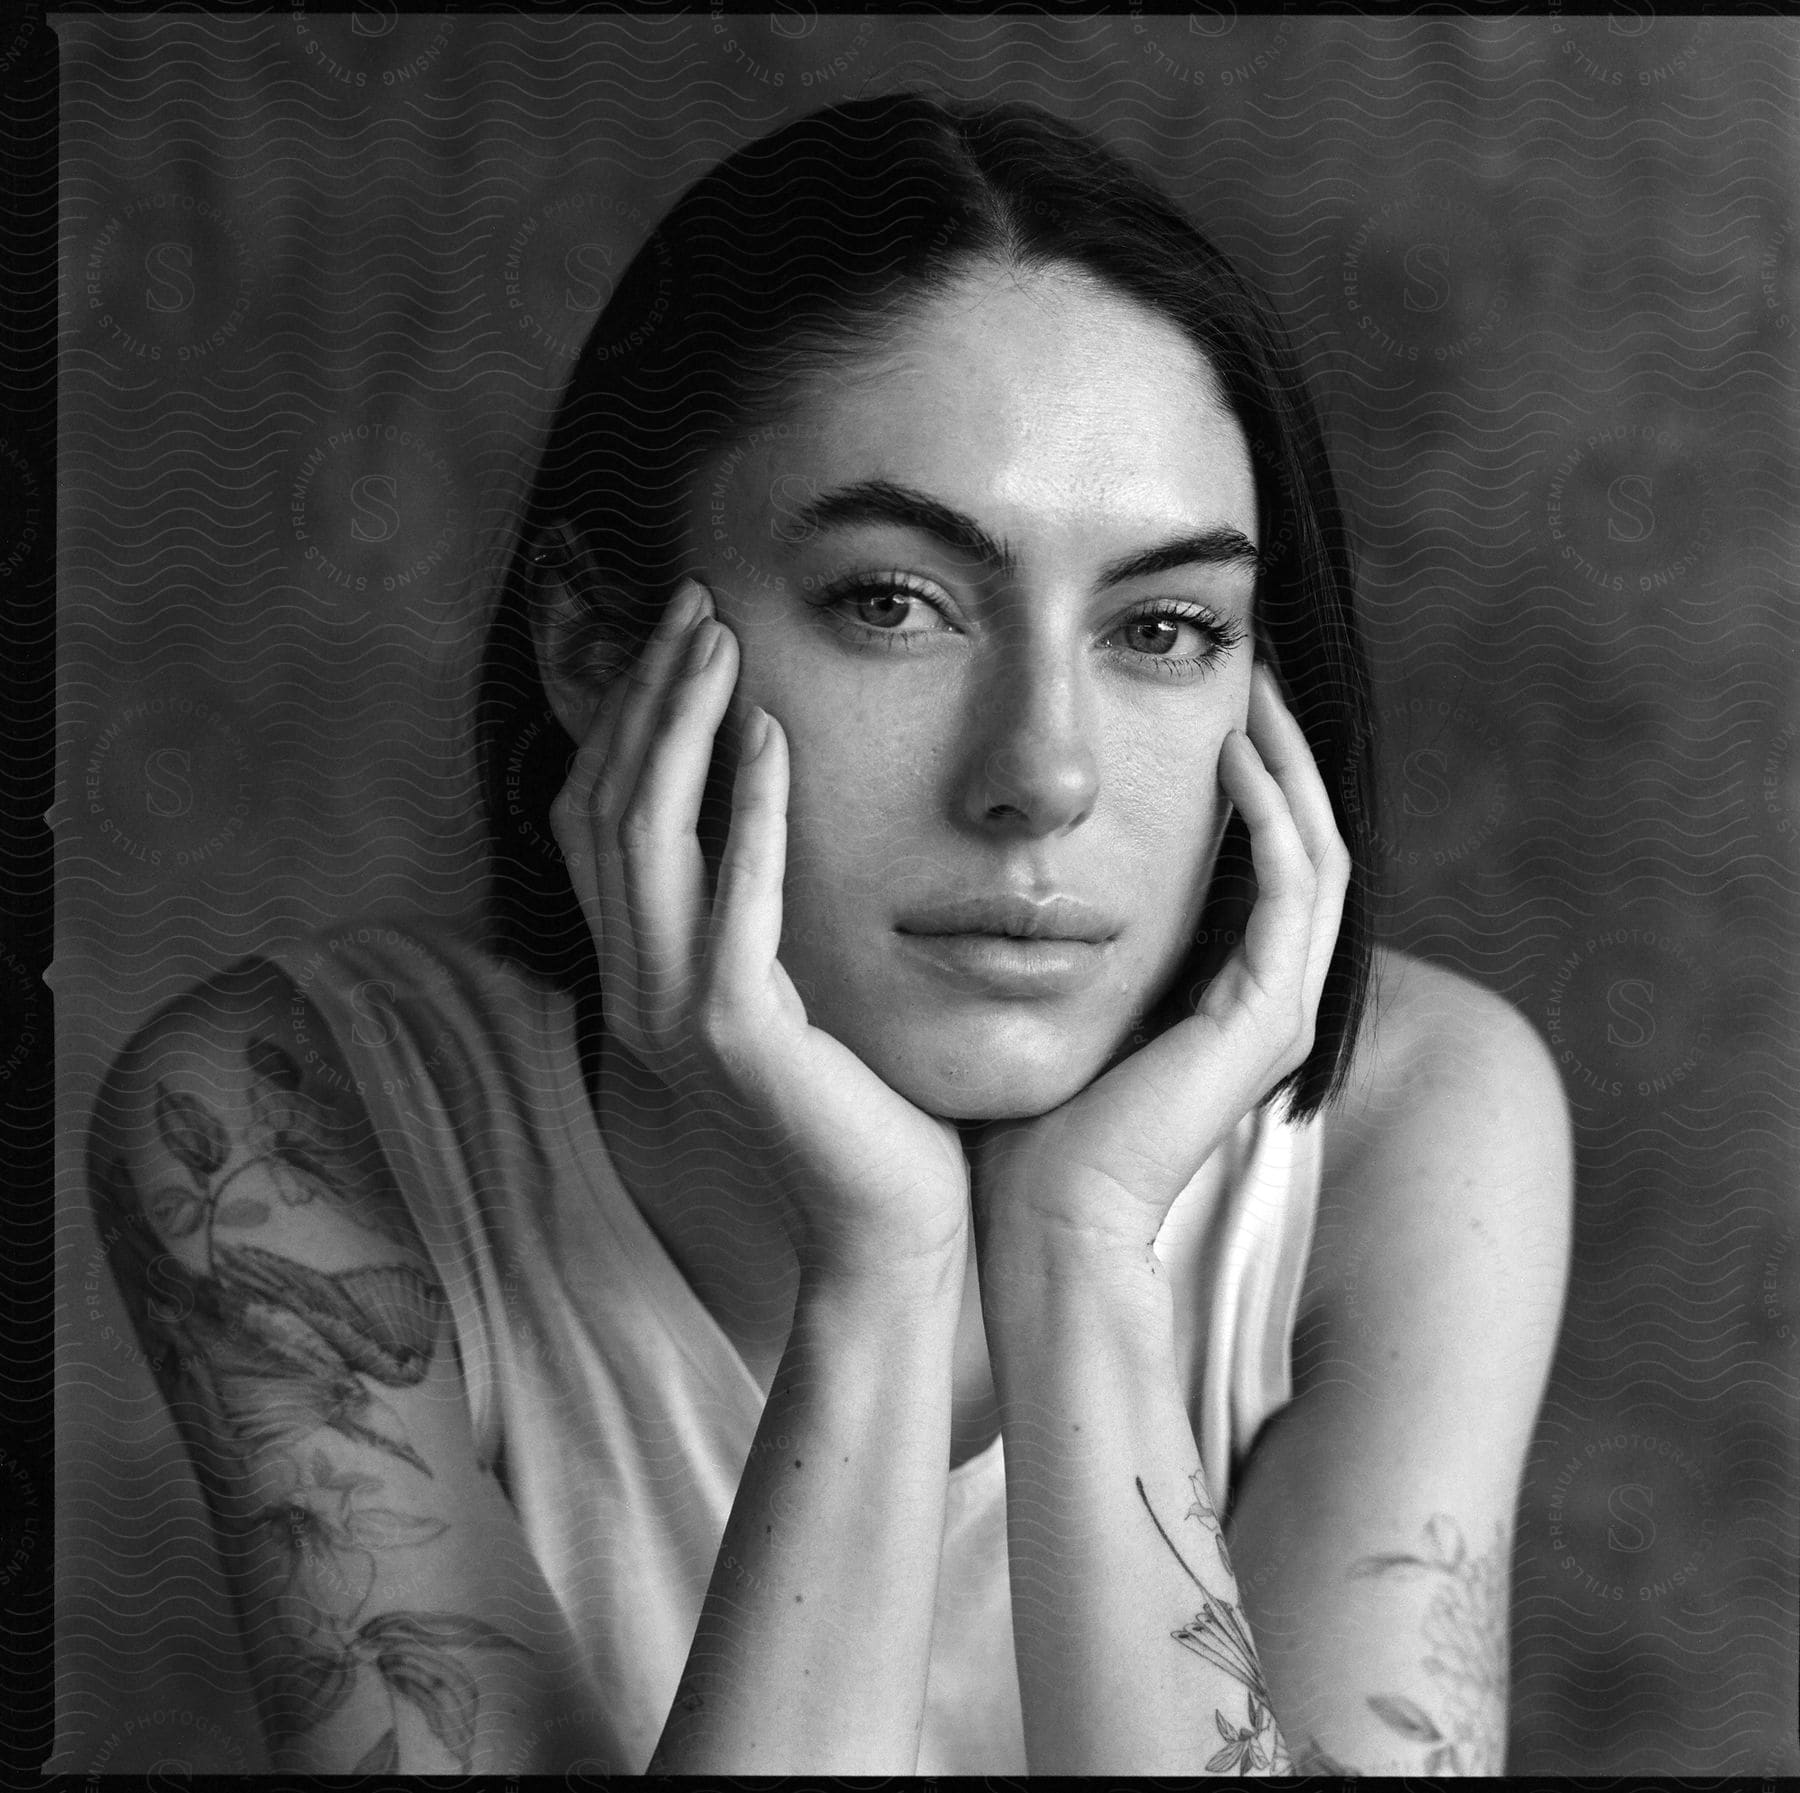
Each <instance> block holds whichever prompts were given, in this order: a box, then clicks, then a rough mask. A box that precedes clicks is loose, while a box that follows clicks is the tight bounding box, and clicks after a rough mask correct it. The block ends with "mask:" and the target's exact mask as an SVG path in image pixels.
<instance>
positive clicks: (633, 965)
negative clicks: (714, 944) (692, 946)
mask: <svg viewBox="0 0 1800 1793" xmlns="http://www.w3.org/2000/svg"><path fill="white" fill-rule="evenodd" d="M709 607H710V595H709V594H708V593H707V592H706V589H705V587H704V586H702V585H701V584H700V583H699V581H698V580H692V579H690V580H686V581H684V582H683V584H682V585H681V586H680V587H678V588H677V590H676V592H675V593H674V595H673V597H672V598H671V600H670V602H669V604H668V606H667V607H666V608H665V610H664V612H663V615H662V616H661V618H660V619H659V620H658V623H657V627H656V629H655V631H654V632H653V633H652V635H651V638H650V640H649V642H648V643H647V644H646V646H645V649H644V651H643V652H642V653H641V654H640V655H639V656H638V658H637V659H636V661H634V662H633V664H632V665H631V666H630V667H628V668H627V669H626V671H625V672H624V673H623V674H621V675H620V677H619V678H618V679H617V680H616V681H615V682H614V686H613V688H612V689H611V690H609V691H608V692H607V694H606V697H605V699H604V700H603V701H602V702H601V704H600V705H599V706H598V709H597V710H596V713H595V717H594V722H593V725H592V726H591V727H590V728H589V730H588V733H587V735H586V737H585V738H584V739H583V741H582V743H581V745H580V747H579V748H577V750H576V753H575V758H574V760H573V762H572V763H571V765H570V768H569V777H568V779H567V781H566V782H565V784H564V786H563V790H562V792H561V794H560V795H559V796H558V798H557V801H556V804H555V805H554V806H553V808H552V811H551V821H552V826H553V827H554V828H555V830H556V835H557V840H558V843H559V845H561V846H562V848H563V857H564V860H565V862H566V863H567V866H568V869H569V878H570V882H571V884H573V885H574V887H575V892H576V896H577V898H578V899H579V900H580V901H581V905H582V911H583V914H584V915H585V916H586V918H587V921H588V927H589V931H590V933H591V934H592V935H593V937H594V943H595V950H596V953H597V956H598V958H599V969H600V978H601V988H602V991H603V992H604V994H605V998H606V1003H607V1013H608V1020H609V1024H611V1025H612V1026H613V1027H614V1028H615V1030H616V1031H617V1032H618V1034H619V1036H620V1037H621V1038H622V1039H624V1040H626V1041H627V1043H628V1044H630V1045H631V1046H633V1048H634V1049H636V1050H639V1051H642V1050H644V1049H645V1047H646V1044H647V1042H646V1041H645V1040H644V1038H643V1036H642V1033H641V1030H640V1029H639V1028H638V1027H637V1025H636V993H637V988H638V984H639V976H638V967H637V953H636V949H635V945H634V942H633V940H632V935H631V929H630V923H629V918H628V915H627V912H626V906H625V901H624V892H623V888H622V885H621V882H620V878H619V865H618V861H619V850H618V842H617V834H616V826H617V812H618V807H619V802H620V796H619V793H620V792H621V791H623V792H625V793H627V794H628V793H629V791H630V788H631V786H630V784H629V783H627V782H623V780H622V778H621V771H622V766H621V759H622V756H626V755H629V756H630V757H631V759H632V762H633V765H632V770H633V773H635V761H636V758H637V757H638V755H639V754H640V753H641V741H642V739H643V736H644V735H645V733H646V732H647V730H648V728H649V727H650V726H651V725H652V723H653V721H654V713H655V705H656V704H657V703H658V702H659V700H660V693H661V691H662V689H663V688H664V686H665V685H666V683H667V679H668V672H669V669H670V666H671V664H672V662H673V661H674V660H675V659H676V657H677V655H678V653H679V649H680V645H681V641H682V638H683V637H684V636H685V634H686V633H687V631H688V629H689V628H690V627H691V626H692V624H693V623H694V622H695V621H697V620H698V618H699V617H700V616H701V615H702V614H703V613H704V611H705V610H706V609H707V608H709Z"/></svg>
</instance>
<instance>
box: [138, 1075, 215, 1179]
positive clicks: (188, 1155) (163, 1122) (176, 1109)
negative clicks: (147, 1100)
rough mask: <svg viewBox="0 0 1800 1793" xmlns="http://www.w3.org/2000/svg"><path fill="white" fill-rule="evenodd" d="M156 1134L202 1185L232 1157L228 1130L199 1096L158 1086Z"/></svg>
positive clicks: (159, 1083)
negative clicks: (220, 1123) (226, 1132)
mask: <svg viewBox="0 0 1800 1793" xmlns="http://www.w3.org/2000/svg"><path fill="white" fill-rule="evenodd" d="M155 1117H156V1131H157V1134H158V1136H159V1137H160V1138H161V1140H162V1142H163V1144H164V1145H166V1146H167V1147H168V1148H169V1150H170V1151H171V1152H173V1153H174V1155H175V1156H176V1157H177V1158H178V1159H179V1160H180V1161H181V1162H182V1163H183V1164H184V1165H186V1167H187V1168H188V1170H189V1171H190V1172H191V1173H192V1174H193V1175H194V1176H195V1177H196V1178H197V1179H199V1180H200V1181H201V1182H202V1183H204V1182H205V1180H206V1179H207V1178H208V1177H210V1176H213V1175H214V1174H215V1173H216V1172H217V1171H218V1169H219V1167H220V1166H221V1165H222V1164H223V1163H224V1162H225V1160H226V1159H227V1158H229V1157H230V1156H231V1144H230V1141H229V1140H228V1139H227V1138H226V1134H225V1129H224V1128H223V1127H222V1126H220V1125H219V1122H218V1119H217V1117H216V1116H215V1115H214V1114H213V1112H212V1110H211V1109H210V1108H208V1107H207V1106H206V1104H205V1103H204V1102H202V1101H201V1100H200V1098H199V1097H198V1096H190V1095H186V1094H184V1093H183V1092H182V1091H180V1090H172V1089H170V1088H169V1087H168V1085H167V1084H165V1083H162V1082H160V1081H159V1082H158V1084H157V1086H156V1109H155Z"/></svg>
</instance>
